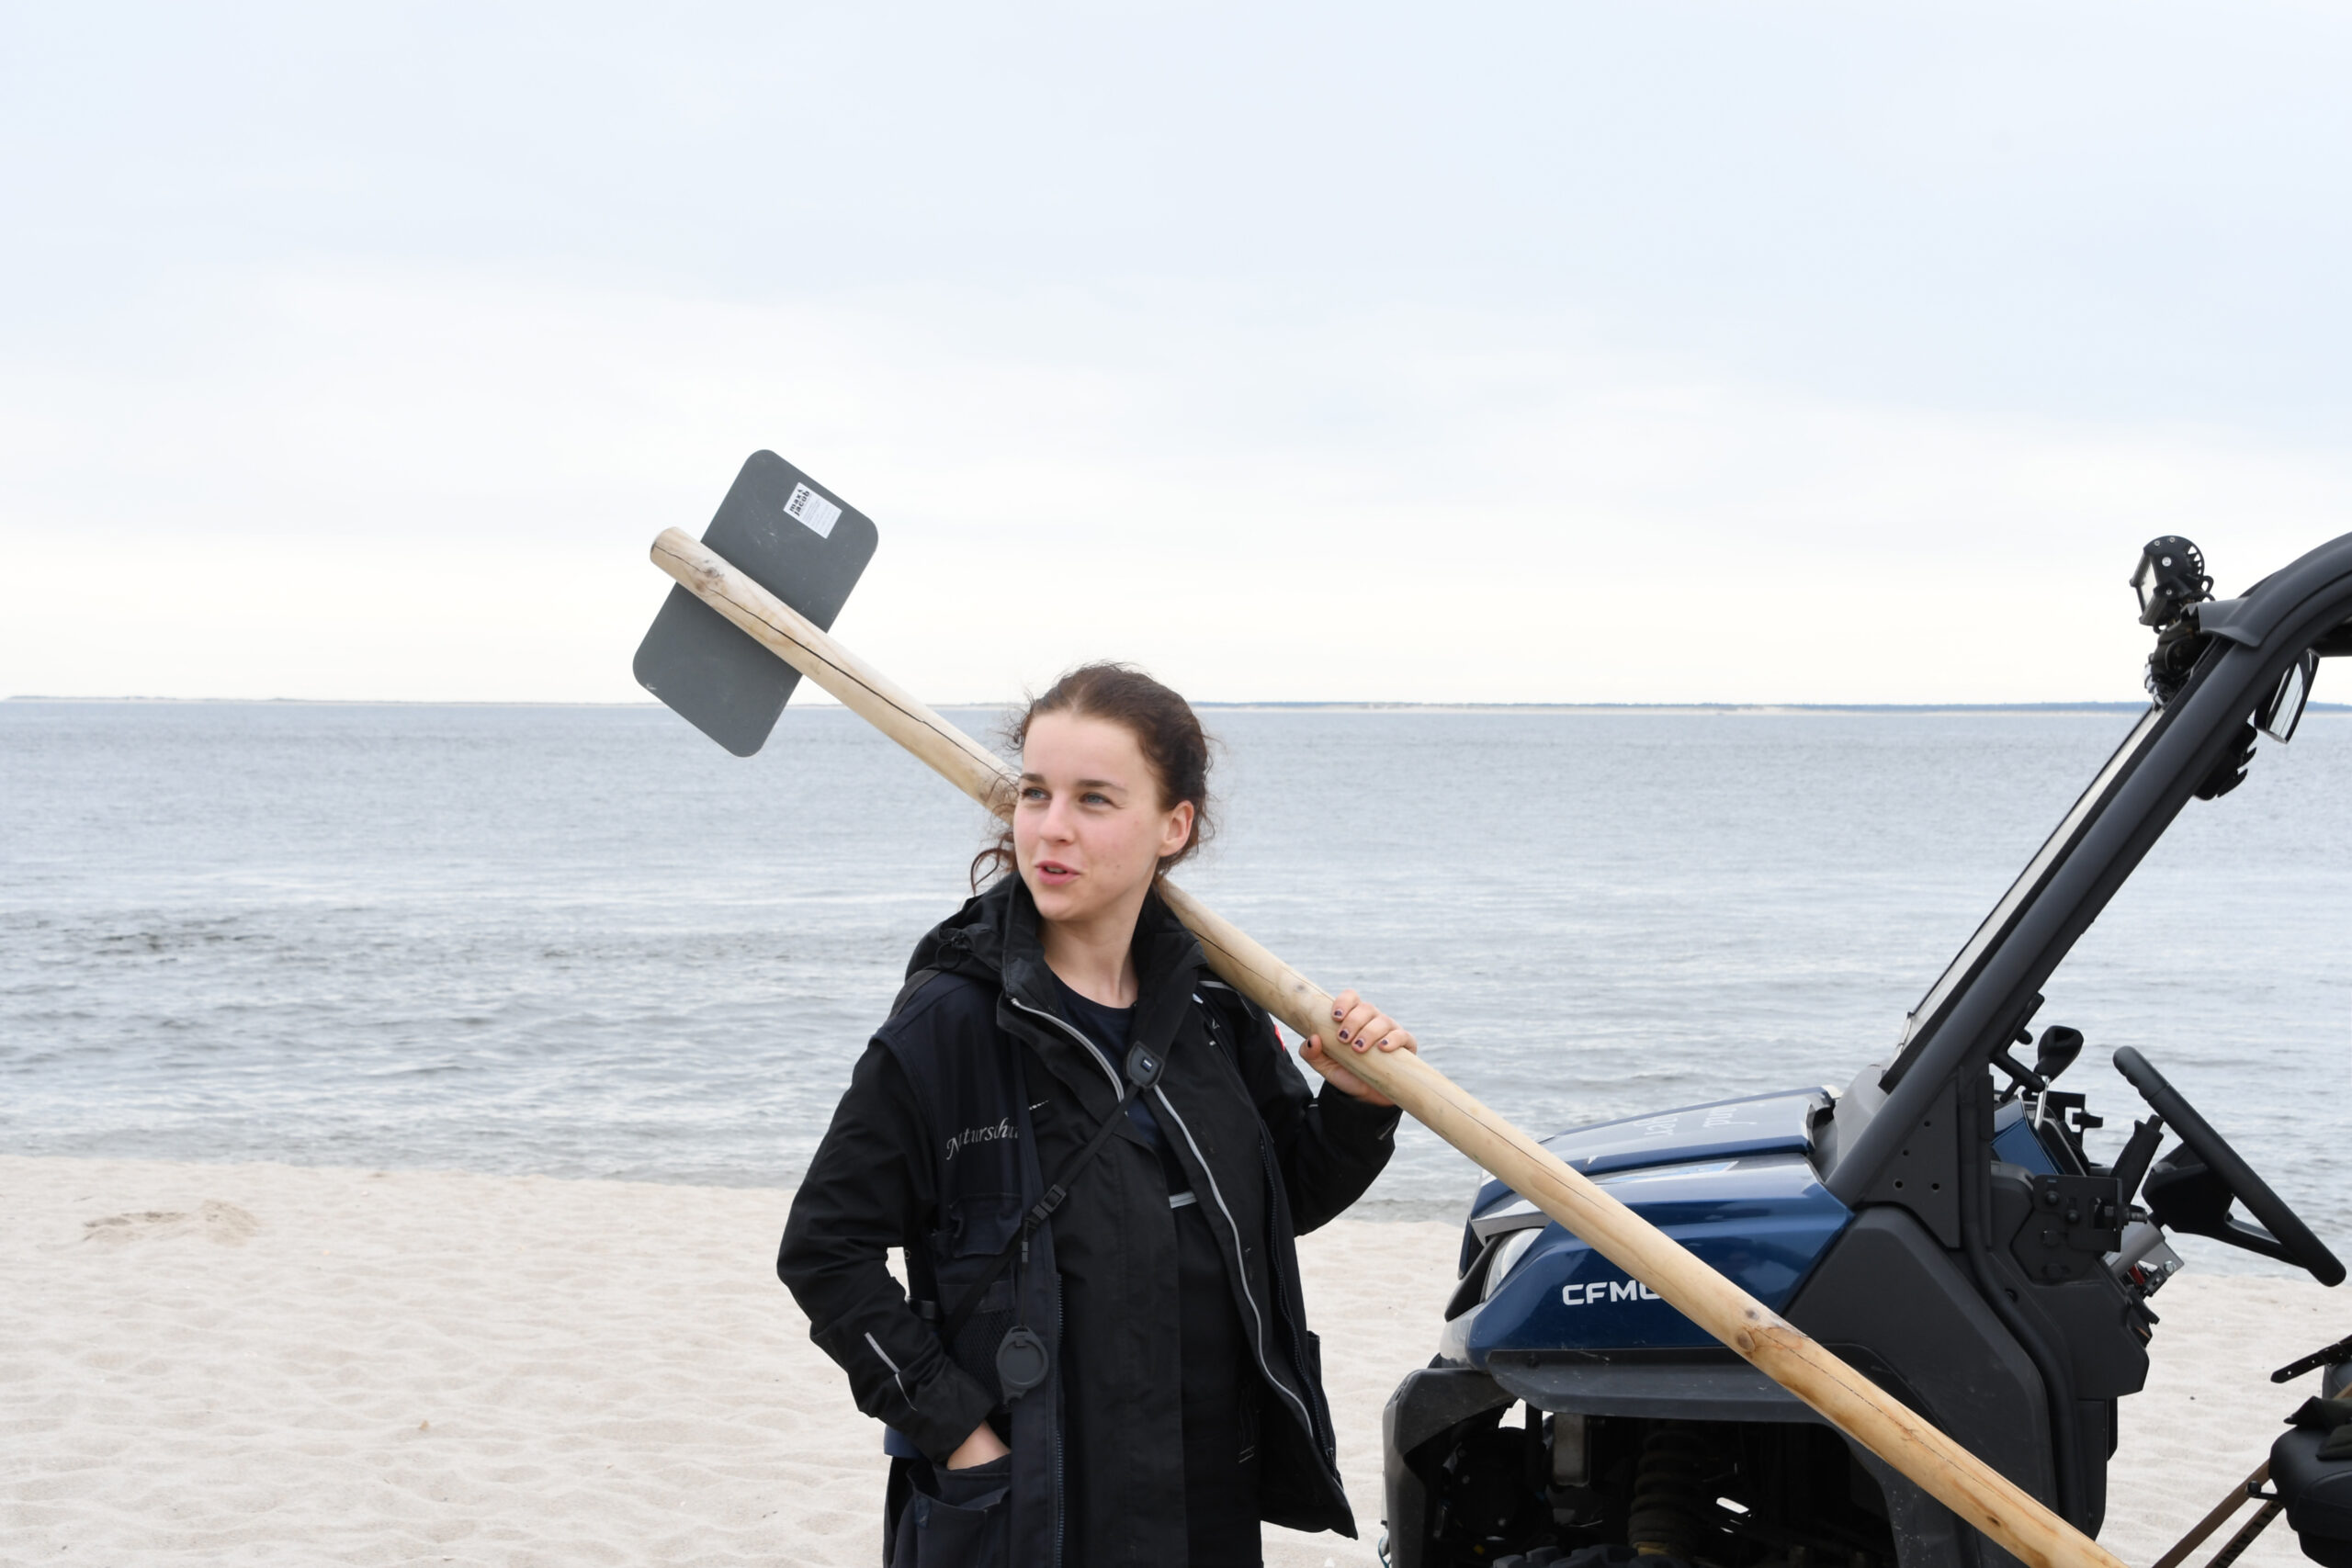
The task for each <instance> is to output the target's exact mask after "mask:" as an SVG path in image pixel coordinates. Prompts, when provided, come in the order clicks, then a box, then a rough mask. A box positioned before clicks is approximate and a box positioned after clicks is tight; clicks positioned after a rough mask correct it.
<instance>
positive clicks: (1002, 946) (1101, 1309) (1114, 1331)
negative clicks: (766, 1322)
mask: <svg viewBox="0 0 2352 1568" xmlns="http://www.w3.org/2000/svg"><path fill="white" fill-rule="evenodd" d="M1134 956H1135V963H1136V973H1137V976H1138V977H1139V980H1140V987H1139V992H1138V995H1137V998H1136V1010H1135V1022H1134V1039H1135V1041H1136V1043H1138V1044H1141V1045H1146V1046H1149V1047H1151V1048H1153V1049H1154V1050H1156V1051H1158V1052H1159V1053H1160V1054H1161V1055H1162V1056H1163V1058H1164V1060H1165V1064H1166V1065H1165V1067H1164V1069H1163V1073H1162V1077H1160V1080H1159V1084H1158V1085H1156V1086H1155V1088H1154V1089H1153V1090H1152V1091H1151V1093H1152V1096H1153V1098H1152V1101H1151V1108H1152V1110H1153V1112H1154V1114H1155V1115H1156V1116H1157V1117H1158V1119H1159V1123H1160V1126H1161V1128H1162V1130H1163V1132H1164V1133H1165V1134H1166V1136H1167V1138H1168V1140H1169V1142H1170V1145H1172V1146H1173V1147H1174V1149H1175V1152H1176V1155H1177V1157H1178V1159H1179V1160H1180V1161H1181V1162H1182V1165H1183V1167H1184V1169H1185V1172H1186V1174H1187V1175H1188V1176H1189V1178H1190V1179H1191V1182H1192V1186H1193V1190H1194V1191H1195V1192H1197V1193H1199V1194H1201V1206H1202V1210H1203V1213H1204V1217H1206V1218H1207V1219H1208V1221H1209V1224H1210V1226H1211V1229H1212V1230H1213V1232H1214V1233H1215V1234H1216V1237H1217V1241H1218V1244H1219V1247H1220V1248H1221V1249H1222V1250H1223V1252H1224V1254H1225V1258H1226V1266H1227V1276H1228V1278H1229V1279H1230V1280H1235V1281H1237V1282H1238V1288H1237V1291H1236V1304H1237V1309H1238V1313H1239V1316H1240V1321H1241V1325H1242V1328H1243V1331H1244V1333H1245V1335H1247V1336H1248V1337H1250V1340H1251V1341H1252V1345H1253V1348H1254V1349H1255V1350H1256V1352H1257V1359H1258V1363H1259V1372H1260V1376H1261V1381H1262V1382H1263V1383H1264V1385H1265V1386H1264V1387H1263V1388H1262V1389H1261V1410H1262V1412H1263V1417H1262V1418H1263V1428H1262V1438H1261V1441H1262V1444H1263V1463H1264V1468H1263V1470H1262V1472H1261V1509H1262V1512H1263V1514H1264V1516H1265V1517H1266V1518H1268V1519H1270V1520H1272V1521H1273V1522H1274V1523H1277V1524H1282V1525H1285V1526H1288V1527H1290V1528H1293V1529H1310V1530H1312V1529H1333V1530H1338V1531H1340V1533H1342V1534H1346V1535H1351V1536H1352V1535H1353V1534H1354V1533H1355V1530H1354V1522H1353V1519H1352V1517H1351V1515H1350V1513H1349V1510H1348V1505H1347V1498H1346V1495H1345V1494H1344V1493H1343V1492H1342V1491H1341V1489H1340V1478H1339V1472H1338V1471H1337V1469H1336V1468H1335V1466H1334V1464H1333V1461H1332V1455H1333V1450H1334V1442H1333V1438H1332V1434H1331V1426H1330V1415H1329V1407H1328V1405H1327V1404H1326V1402H1325V1399H1324V1395H1323V1391H1322V1384H1321V1371H1320V1363H1319V1354H1318V1350H1317V1341H1316V1338H1315V1337H1314V1336H1313V1335H1312V1334H1310V1333H1308V1332H1307V1331H1306V1313H1305V1308H1304V1305H1303V1303H1301V1300H1300V1295H1299V1285H1298V1260H1297V1256H1296V1253H1295V1249H1294V1247H1293V1238H1294V1237H1295V1235H1297V1234H1299V1233H1302V1232H1305V1231H1308V1230H1312V1229H1314V1228H1315V1227H1316V1226H1317V1225H1319V1224H1323V1223H1324V1222H1325V1221H1327V1220H1329V1219H1330V1218H1331V1217H1332V1216H1333V1215H1335V1214H1337V1213H1340V1211H1341V1210H1343V1209H1345V1208H1346V1207H1347V1206H1348V1205H1349V1204H1350V1203H1351V1202H1353V1201H1355V1200H1356V1198H1357V1197H1359V1196H1360V1195H1361V1194H1362V1193H1363V1190H1364V1189H1365V1188H1367V1187H1368V1186H1370V1185H1371V1183H1372V1180H1373V1179H1374V1177H1375V1176H1377V1175H1378V1174H1379V1172H1380V1170H1381V1168H1382V1167H1383V1166H1385V1164H1386V1163H1387V1159H1388V1156H1389V1154H1390V1152H1391V1150H1392V1148H1393V1146H1394V1145H1393V1138H1394V1134H1395V1130H1396V1125H1397V1111H1394V1110H1388V1109H1381V1108H1376V1107H1373V1106H1368V1105H1365V1104H1363V1103H1362V1102H1361V1101H1358V1100H1351V1099H1350V1098H1349V1097H1347V1096H1345V1095H1342V1094H1339V1093H1336V1092H1333V1093H1326V1094H1323V1095H1321V1096H1319V1097H1317V1096H1311V1095H1310V1094H1309V1093H1308V1091H1307V1089H1306V1084H1305V1082H1304V1081H1303V1080H1302V1078H1301V1077H1300V1075H1299V1073H1298V1072H1297V1070H1296V1069H1295V1067H1293V1066H1292V1065H1291V1063H1290V1061H1289V1059H1288V1057H1287V1056H1286V1055H1285V1054H1284V1053H1283V1049H1282V1047H1281V1045H1280V1043H1279V1041H1278V1038H1277V1036H1276V1035H1275V1032H1274V1030H1273V1025H1272V1021H1271V1020H1270V1019H1269V1018H1268V1017H1267V1015H1266V1014H1265V1013H1264V1012H1262V1011H1261V1010H1259V1009H1257V1008H1256V1007H1255V1006H1253V1005H1251V1004H1250V1003H1249V1002H1247V1001H1246V1000H1244V999H1243V998H1240V997H1239V996H1238V994H1237V993H1234V992H1233V991H1231V990H1230V989H1229V988H1227V987H1224V986H1223V984H1222V983H1221V982H1219V981H1217V980H1216V978H1215V977H1214V976H1211V975H1210V973H1209V972H1208V970H1207V967H1206V964H1205V961H1204V957H1203V954H1202V952H1201V947H1200V944H1199V942H1197V941H1196V940H1195V939H1194V938H1193V935H1192V933H1191V932H1190V931H1186V930H1185V929H1184V928H1183V927H1182V924H1180V923H1179V922H1178V921H1177V919H1176V918H1175V917H1174V915H1173V914H1171V913H1170V911H1169V909H1168V908H1167V907H1166V905H1164V904H1163V903H1161V902H1160V900H1159V898H1158V897H1151V898H1149V899H1148V900H1147V901H1146V903H1145V907H1144V911H1143V915H1142V918H1141V919H1140V920H1139V921H1138V922H1137V925H1136V938H1135V948H1134ZM926 969H932V970H936V971H938V974H937V975H936V976H934V977H933V978H932V979H930V980H929V981H928V982H927V983H925V984H924V985H922V987H919V988H918V989H917V990H916V991H915V992H914V993H913V994H912V995H911V996H910V997H908V998H905V999H904V1000H903V1001H902V1003H901V1005H900V1007H899V1010H897V1012H896V1013H894V1014H893V1016H892V1018H891V1019H890V1021H888V1023H886V1024H885V1025H884V1027H883V1030H882V1031H881V1032H877V1034H876V1037H875V1039H874V1041H873V1042H872V1043H870V1044H869V1045H868V1047H867V1050H866V1052H865V1055H864V1056H863V1057H862V1058H861V1059H860V1060H859V1062H858V1064H857V1067H856V1069H855V1071H854V1074H853V1076H852V1077H851V1081H850V1088H849V1091H848V1093H846V1094H845V1095H843V1096H842V1101H841V1105H840V1107H839V1109H838V1110H836V1111H835V1112H834V1114H833V1122H832V1125H831V1128H829V1129H828V1130H827V1132H826V1134H825V1138H824V1142H823V1143H822V1145H820V1147H819V1149H818V1151H817V1155H816V1157H815V1158H814V1160H812V1161H811V1163H810V1165H809V1174H808V1177H807V1179H805V1180H804V1181H803V1182H802V1184H801V1187H800V1190H799V1193H798V1195H797V1197H796V1199H795V1200H794V1202H793V1205H792V1214H791V1218H790V1221H789V1222H788V1224H786V1228H785V1233H784V1244H783V1248H782V1251H781V1253H780V1255H779V1257H778V1258H777V1261H776V1272H777V1273H778V1274H779V1275H780V1276H782V1278H783V1280H784V1281H785V1283H786V1285H788V1286H789V1287H791V1290H792V1293H793V1296H794V1298H795V1299H796V1300H797V1301H798V1303H800V1306H801V1309H802V1311H804V1312H805V1313H806V1314H808V1316H809V1333H810V1337H811V1338H813V1339H814V1340H815V1341H816V1342H817V1344H819V1345H820V1346H821V1347H822V1348H824V1349H825V1351H826V1353H827V1354H829V1355H831V1357H832V1358H833V1359H834V1360H836V1361H838V1362H840V1363H841V1365H842V1370H843V1371H846V1372H847V1373H848V1374H849V1380H850V1387H851V1390H852V1393H854V1397H855V1399H856V1401H857V1404H858V1408H859V1409H861V1410H863V1411H865V1413H866V1414H868V1415H870V1416H875V1417H876V1418H877V1419H879V1420H881V1421H884V1422H886V1423H888V1425H889V1426H891V1427H895V1428H897V1429H898V1430H899V1432H901V1433H903V1434H905V1435H906V1436H907V1437H909V1438H911V1439H912V1441H913V1442H914V1443H915V1444H916V1446H918V1447H919V1448H921V1449H922V1450H923V1452H924V1453H925V1454H926V1455H928V1456H929V1457H930V1458H931V1459H932V1460H933V1461H944V1460H945V1458H946V1457H947V1456H948V1454H949V1453H950V1452H952V1451H953V1450H955V1449H956V1447H957V1446H958V1445H960V1444H961V1443H962V1442H963V1441H964V1439H965V1438H967V1437H968V1436H969V1435H970V1434H971V1432H972V1430H973V1428H974V1427H977V1426H978V1425H979V1423H980V1421H981V1420H982V1419H983V1418H984V1417H986V1416H988V1415H989V1412H990V1410H991V1407H992V1406H995V1405H996V1404H997V1400H996V1397H995V1393H994V1391H993V1389H990V1388H984V1387H983V1386H982V1385H981V1383H980V1382H978V1381H977V1380H976V1379H975V1378H974V1377H973V1376H972V1375H971V1374H969V1373H968V1372H967V1371H965V1370H964V1369H963V1368H960V1367H958V1366H957V1365H956V1364H955V1362H954V1361H952V1360H951V1359H949V1357H948V1356H947V1354H946V1353H945V1352H944V1350H943V1348H941V1346H940V1343H939V1340H938V1338H937V1337H936V1334H935V1333H934V1330H933V1327H932V1326H931V1325H929V1324H927V1323H926V1322H925V1321H924V1320H923V1318H922V1316H920V1315H918V1314H917V1312H916V1311H915V1310H914V1308H913V1307H912V1306H910V1303H909V1301H908V1298H907V1295H906V1292H903V1291H902V1290H901V1289H900V1288H899V1284H898V1282H897V1281H896V1280H893V1279H892V1277H891V1276H890V1274H889V1273H888V1270H887V1269H886V1268H885V1266H884V1254H885V1252H886V1250H887V1249H888V1248H890V1247H905V1248H907V1256H908V1260H909V1272H910V1277H911V1278H912V1280H913V1282H914V1285H915V1289H916V1292H917V1294H918V1296H922V1295H925V1294H927V1293H928V1292H929V1291H930V1289H931V1286H930V1280H931V1278H932V1272H931V1269H930V1268H929V1265H928V1260H927V1254H928V1249H929V1248H930V1247H932V1245H933V1243H934V1242H935V1240H936V1237H937V1235H938V1233H939V1230H940V1226H941V1224H942V1218H943V1216H942V1215H941V1214H940V1213H939V1212H938V1211H939V1193H940V1173H941V1170H942V1166H941V1165H940V1163H939V1152H940V1151H941V1150H942V1149H943V1148H944V1147H945V1146H946V1145H947V1144H948V1143H949V1141H951V1140H953V1139H955V1138H956V1137H957V1135H958V1134H962V1133H965V1132H966V1131H967V1130H965V1129H961V1128H946V1127H933V1126H931V1125H929V1124H928V1121H929V1120H930V1118H928V1117H927V1116H926V1114H925V1097H924V1096H923V1095H922V1094H920V1093H918V1092H917V1089H916V1086H914V1085H912V1084H910V1082H909V1081H908V1078H907V1077H906V1070H905V1068H904V1067H903V1066H902V1065H901V1064H902V1063H904V1062H907V1061H910V1060H912V1061H920V1060H922V1059H923V1058H922V1055H921V1054H920V1053H914V1054H910V1053H909V1052H908V1051H907V1050H906V1049H904V1047H906V1046H907V1045H908V1044H910V1043H913V1044H918V1045H921V1046H922V1047H924V1048H926V1049H930V1050H942V1051H947V1052H955V1051H957V1050H959V1049H964V1050H977V1049H979V1048H980V1047H981V1046H982V1045H983V1044H984V1043H986V1042H987V1041H988V1039H989V1033H990V1032H998V1033H1000V1034H1001V1036H1003V1037H1009V1038H1011V1039H1012V1040H1016V1041H1018V1042H1019V1043H1020V1044H1021V1045H1022V1046H1023V1048H1025V1052H1026V1055H1025V1056H1023V1058H1022V1060H1023V1064H1024V1065H1023V1069H1022V1071H1023V1075H1024V1076H1025V1078H1026V1081H1027V1085H1028V1089H1027V1098H1028V1100H1029V1101H1030V1102H1031V1103H1030V1105H1029V1106H1028V1110H1029V1113H1030V1121H1031V1123H1032V1126H1033V1128H1034V1133H1035V1157H1036V1160H1037V1162H1038V1164H1039V1165H1041V1166H1042V1167H1043V1168H1044V1169H1045V1170H1046V1171H1047V1172H1048V1173H1054V1172H1058V1171H1059V1170H1060V1169H1061V1168H1063V1166H1064V1165H1065V1164H1066V1163H1067V1162H1068V1160H1069V1156H1070V1155H1071V1154H1072V1153H1074V1152H1075V1151H1076V1150H1077V1149H1078V1148H1079V1147H1080V1145H1082V1144H1083V1143H1084V1141H1085V1140H1086V1138H1087V1137H1088V1135H1089V1134H1091V1133H1092V1132H1093V1131H1094V1129H1095V1128H1096V1127H1097V1126H1099V1125H1100V1124H1102V1122H1103V1120H1104V1119H1105V1118H1106V1117H1108V1116H1111V1115H1112V1114H1114V1108H1115V1106H1116V1104H1117V1089H1116V1087H1115V1084H1114V1080H1113V1077H1112V1076H1111V1074H1110V1073H1109V1072H1108V1071H1107V1070H1106V1068H1105V1066H1104V1064H1103V1060H1102V1058H1101V1057H1100V1056H1099V1055H1097V1054H1096V1053H1094V1052H1093V1051H1092V1050H1091V1049H1090V1048H1089V1047H1088V1046H1087V1045H1086V1044H1084V1043H1082V1042H1081V1041H1080V1038H1078V1036H1077V1035H1076V1033H1075V1032H1074V1028H1073V1026H1072V1025H1071V1024H1070V1023H1069V1021H1068V1020H1067V1019H1066V1018H1064V1017H1063V1016H1062V1014H1061V1011H1060V1008H1059V1004H1058V1002H1057V998H1056V992H1055V988H1054V985H1053V980H1052V976H1051V973H1050V972H1049V971H1048V970H1047V969H1046V964H1045V956H1044V953H1043V950H1042V949H1041V948H1040V946H1039V944H1038V940H1037V914H1036V908H1035V905H1034V904H1033V903H1032V902H1031V901H1030V898H1029V895H1028V890H1027V888H1026V887H1024V886H1023V885H1022V884H1021V882H1020V881H1019V879H1018V878H1013V877H1008V878H1006V879H1004V880H1003V881H1002V882H1000V883H998V884H997V885H996V886H993V887H991V888H989V890H988V891H987V892H986V893H983V894H982V895H980V896H979V897H976V898H973V899H972V900H970V901H969V902H967V904H966V905H965V906H964V908H962V909H961V910H960V911H959V912H958V913H957V914H956V916H955V917H954V918H953V919H949V920H947V921H946V922H944V924H942V925H940V926H939V927H937V928H936V929H934V930H933V931H932V932H931V933H930V934H929V935H927V936H926V937H924V938H923V940H922V942H921V943H919V944H918V945H917V947H916V949H915V953H914V957H913V959H912V961H911V962H910V964H909V965H908V972H909V974H910V976H913V975H916V974H919V973H921V972H922V971H923V970H926ZM894 1046H896V1047H899V1048H897V1049H894V1048H893V1047H894ZM1168 1190H1169V1186H1168V1179H1167V1177H1166V1175H1165V1174H1164V1173H1163V1171H1162V1169H1161V1167H1160V1165H1159V1160H1158V1157H1157V1156H1156V1155H1155V1154H1154V1152H1153V1150H1152V1149H1151V1147H1150V1145H1148V1143H1147V1142H1146V1141H1145V1139H1144V1137H1143V1135H1142V1134H1140V1133H1139V1132H1137V1131H1136V1129H1135V1128H1134V1127H1133V1126H1132V1125H1131V1124H1129V1123H1128V1122H1127V1121H1126V1119H1125V1117H1121V1118H1120V1125H1119V1127H1118V1128H1117V1130H1116V1133H1115V1135H1114V1137H1113V1138H1112V1139H1111V1141H1110V1143H1109V1145H1108V1146H1106V1147H1105V1148H1104V1149H1103V1151H1102V1153H1101V1154H1100V1155H1098V1156H1096V1157H1095V1159H1094V1160H1093V1162H1091V1165H1090V1166H1089V1167H1088V1168H1086V1169H1085V1170H1084V1171H1083V1172H1082V1173H1081V1174H1080V1176H1079V1177H1078V1178H1076V1179H1073V1180H1072V1181H1071V1182H1070V1184H1069V1195H1068V1197H1067V1198H1066V1199H1065V1200H1064V1201H1063V1202H1062V1204H1061V1206H1060V1207H1059V1209H1057V1211H1056V1212H1055V1213H1054V1215H1053V1218H1052V1220H1051V1223H1050V1224H1051V1231H1052V1244H1053V1256H1054V1258H1055V1259H1056V1262H1057V1266H1058V1269H1059V1270H1060V1277H1061V1289H1062V1317H1061V1325H1060V1337H1061V1345H1060V1352H1061V1357H1062V1361H1061V1365H1062V1367H1063V1369H1064V1371H1065V1373H1066V1375H1065V1376H1064V1378H1063V1379H1062V1399H1063V1419H1064V1426H1065V1430H1064V1437H1065V1449H1066V1451H1067V1453H1068V1454H1069V1456H1070V1460H1069V1466H1068V1471H1069V1474H1068V1481H1067V1487H1066V1491H1065V1494H1064V1495H1065V1499H1066V1501H1065V1507H1066V1509H1067V1513H1068V1517H1067V1540H1068V1545H1069V1551H1068V1554H1067V1555H1068V1560H1069V1562H1072V1563H1076V1564H1083V1565H1084V1568H1110V1565H1112V1564H1136V1565H1147V1564H1152V1565H1156V1564H1181V1563H1182V1561H1183V1553H1184V1540H1185V1532H1184V1528H1183V1513H1184V1501H1183V1481H1182V1421H1181V1415H1180V1407H1179V1378H1178V1371H1177V1358H1176V1346H1177V1344H1178V1340H1179V1333H1180V1329H1179V1325H1178V1323H1177V1321H1176V1315H1175V1313H1176V1302H1177V1292H1176V1288H1175V1284H1176V1268H1177V1262H1176V1231H1175V1224H1174V1220H1173V1217H1172V1216H1171V1215H1170V1211H1169V1207H1168Z"/></svg>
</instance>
